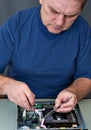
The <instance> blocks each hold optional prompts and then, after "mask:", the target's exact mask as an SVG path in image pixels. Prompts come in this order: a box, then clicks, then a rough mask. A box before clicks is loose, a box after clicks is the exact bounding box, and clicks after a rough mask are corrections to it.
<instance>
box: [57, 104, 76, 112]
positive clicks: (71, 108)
mask: <svg viewBox="0 0 91 130" xmlns="http://www.w3.org/2000/svg"><path fill="white" fill-rule="evenodd" d="M72 110H73V107H71V106H69V107H65V108H60V109H58V110H57V112H60V113H67V112H70V111H72Z"/></svg>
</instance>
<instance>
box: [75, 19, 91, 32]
mask: <svg viewBox="0 0 91 130" xmlns="http://www.w3.org/2000/svg"><path fill="white" fill-rule="evenodd" d="M73 27H75V28H76V29H77V30H78V31H85V30H88V29H90V25H89V24H88V22H87V21H86V20H85V19H84V18H83V17H82V16H79V17H78V18H77V19H76V21H75V22H74V24H73Z"/></svg>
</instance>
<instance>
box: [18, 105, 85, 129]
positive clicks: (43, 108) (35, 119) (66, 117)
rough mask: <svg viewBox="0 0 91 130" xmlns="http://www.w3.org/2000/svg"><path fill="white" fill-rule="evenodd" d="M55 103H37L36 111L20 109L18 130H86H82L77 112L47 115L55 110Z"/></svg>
mask: <svg viewBox="0 0 91 130" xmlns="http://www.w3.org/2000/svg"><path fill="white" fill-rule="evenodd" d="M53 106H54V104H53V103H35V106H34V108H35V109H34V110H31V111H26V110H24V109H23V108H21V107H18V121H17V122H18V130H30V129H33V130H36V129H48V130H49V129H58V130H60V129H61V130H62V129H65V130H85V129H82V128H81V126H80V124H79V122H78V119H77V115H76V112H75V109H74V110H73V111H71V112H69V113H58V112H54V113H52V114H49V115H48V116H46V118H45V115H46V114H47V113H48V112H50V111H51V110H52V109H53Z"/></svg>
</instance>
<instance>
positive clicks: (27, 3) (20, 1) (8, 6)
mask: <svg viewBox="0 0 91 130" xmlns="http://www.w3.org/2000/svg"><path fill="white" fill-rule="evenodd" d="M36 4H38V0H0V24H2V23H3V22H4V21H5V20H6V19H7V18H8V17H9V16H10V15H12V14H13V13H15V12H16V11H18V10H21V9H26V8H30V7H31V6H35V5H36ZM90 6H91V0H88V2H87V4H86V6H85V8H84V9H83V11H82V16H83V17H85V19H86V20H87V21H88V23H89V24H90V26H91V16H90V13H89V12H90Z"/></svg>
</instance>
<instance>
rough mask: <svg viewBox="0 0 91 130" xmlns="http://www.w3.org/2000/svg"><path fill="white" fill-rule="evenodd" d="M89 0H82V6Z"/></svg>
mask: <svg viewBox="0 0 91 130" xmlns="http://www.w3.org/2000/svg"><path fill="white" fill-rule="evenodd" d="M87 1H88V0H82V8H83V7H84V6H85V4H86V2H87Z"/></svg>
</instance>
